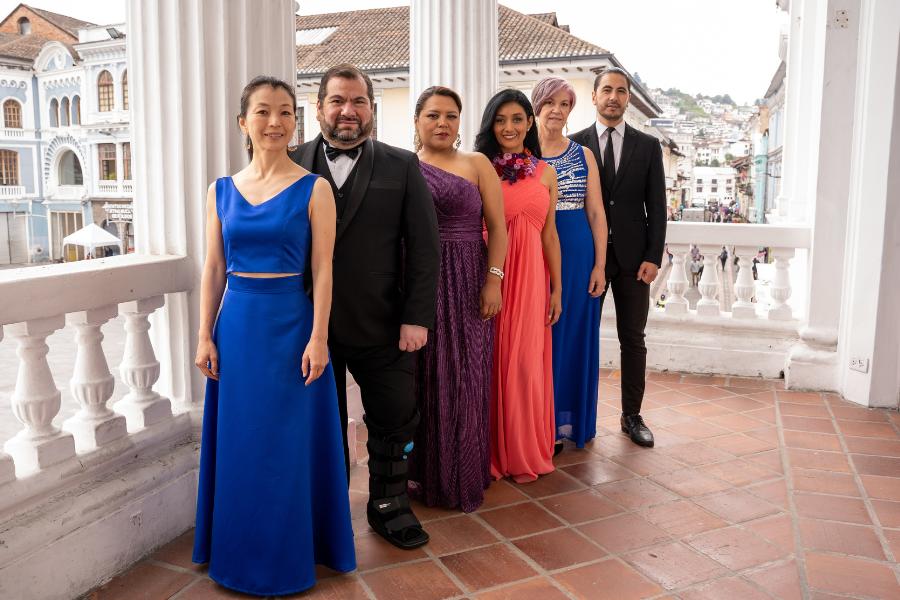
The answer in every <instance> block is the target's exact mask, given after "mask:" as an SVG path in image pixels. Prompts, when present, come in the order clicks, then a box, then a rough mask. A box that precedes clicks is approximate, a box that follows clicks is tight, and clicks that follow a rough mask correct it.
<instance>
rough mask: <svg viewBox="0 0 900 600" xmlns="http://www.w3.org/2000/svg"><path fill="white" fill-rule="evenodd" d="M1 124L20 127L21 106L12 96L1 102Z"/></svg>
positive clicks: (7, 126)
mask: <svg viewBox="0 0 900 600" xmlns="http://www.w3.org/2000/svg"><path fill="white" fill-rule="evenodd" d="M3 126H4V127H6V128H8V129H22V107H21V106H20V105H19V103H18V102H16V101H15V100H13V99H12V98H10V99H9V100H7V101H6V102H4V103H3Z"/></svg>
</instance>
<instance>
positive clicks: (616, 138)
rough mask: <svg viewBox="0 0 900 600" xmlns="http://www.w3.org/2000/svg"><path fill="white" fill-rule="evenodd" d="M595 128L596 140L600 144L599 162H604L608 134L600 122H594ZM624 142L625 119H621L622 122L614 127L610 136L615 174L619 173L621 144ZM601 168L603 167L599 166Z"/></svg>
mask: <svg viewBox="0 0 900 600" xmlns="http://www.w3.org/2000/svg"><path fill="white" fill-rule="evenodd" d="M596 127H597V139H598V140H599V143H600V161H601V162H602V161H604V160H606V142H607V140H608V139H609V134H608V133H607V132H606V125H604V124H603V123H601V122H600V121H597V122H596ZM624 141H625V119H622V122H621V123H619V124H618V125H616V127H615V132H614V133H613V136H612V143H613V156H615V157H616V173H618V172H619V162H620V161H621V160H622V144H623V143H624ZM601 167H603V165H602V164H601Z"/></svg>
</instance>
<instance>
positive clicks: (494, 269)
mask: <svg viewBox="0 0 900 600" xmlns="http://www.w3.org/2000/svg"><path fill="white" fill-rule="evenodd" d="M488 273H493V274H494V275H496V276H497V277H499V278H500V279H503V271H501V270H500V269H498V268H497V267H491V268H490V269H488Z"/></svg>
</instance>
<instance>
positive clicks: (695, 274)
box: [691, 256, 703, 287]
mask: <svg viewBox="0 0 900 600" xmlns="http://www.w3.org/2000/svg"><path fill="white" fill-rule="evenodd" d="M702 270H703V265H701V264H700V261H699V260H697V257H696V256H695V257H694V260H692V261H691V287H694V286H695V285H697V282H698V281H700V272H701V271H702Z"/></svg>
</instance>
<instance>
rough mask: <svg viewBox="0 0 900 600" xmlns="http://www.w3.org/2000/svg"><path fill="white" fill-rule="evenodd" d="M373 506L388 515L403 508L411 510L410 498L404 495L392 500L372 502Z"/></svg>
mask: <svg viewBox="0 0 900 600" xmlns="http://www.w3.org/2000/svg"><path fill="white" fill-rule="evenodd" d="M372 506H374V507H375V510H377V511H378V512H380V513H381V514H383V515H386V514H388V513H390V512H394V511H395V510H400V509H401V508H409V496H407V495H406V494H403V495H402V496H394V497H392V498H381V499H379V500H372Z"/></svg>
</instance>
